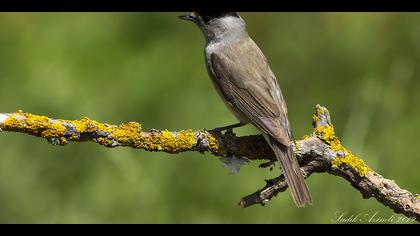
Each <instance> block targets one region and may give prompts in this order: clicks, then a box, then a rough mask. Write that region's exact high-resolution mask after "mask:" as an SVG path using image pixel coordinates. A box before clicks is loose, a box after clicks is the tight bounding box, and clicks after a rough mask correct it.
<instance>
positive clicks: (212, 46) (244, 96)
mask: <svg viewBox="0 0 420 236" xmlns="http://www.w3.org/2000/svg"><path fill="white" fill-rule="evenodd" d="M179 17H180V18H181V19H183V20H187V21H192V22H194V23H195V24H196V25H197V26H198V27H199V28H200V30H201V31H202V33H203V34H204V37H205V40H206V44H205V49H204V55H205V63H206V67H207V72H208V74H209V77H210V79H211V81H212V84H213V85H214V87H215V89H216V90H217V93H218V94H219V95H220V97H221V98H222V100H223V102H224V103H225V104H226V106H227V107H228V108H229V110H230V111H231V112H232V113H233V114H234V115H235V116H236V118H237V119H238V120H239V123H237V124H233V125H228V126H224V127H219V128H216V129H215V130H217V131H222V130H232V129H233V128H237V127H241V126H244V125H246V124H252V125H254V126H255V127H256V128H257V129H259V130H260V131H261V132H262V135H263V137H264V139H265V141H266V142H267V143H268V145H269V146H270V147H271V149H272V150H273V152H274V154H275V156H276V158H277V159H278V161H279V162H280V164H281V168H282V170H283V175H284V177H285V180H286V182H287V185H288V187H289V188H290V192H291V195H292V197H293V200H294V202H295V204H296V206H298V207H304V206H305V204H309V205H312V197H311V194H310V192H309V189H308V186H307V185H306V183H305V180H304V177H303V175H302V172H301V170H300V167H299V164H298V161H297V158H296V156H295V154H294V152H293V149H292V144H293V142H294V139H293V135H292V132H291V129H290V124H289V120H288V113H287V107H286V102H285V100H284V98H283V94H282V92H281V89H280V86H279V84H278V81H277V78H276V76H275V75H274V73H273V72H272V70H271V68H270V65H269V63H268V60H267V59H266V57H265V55H264V54H263V52H262V51H261V49H260V48H259V47H258V46H257V44H256V43H255V42H254V41H253V40H252V38H251V37H250V36H249V34H248V32H247V30H246V23H245V21H244V20H243V19H242V18H241V17H240V16H239V14H238V13H236V12H204V11H201V12H199V11H197V12H192V13H191V14H188V15H183V16H179Z"/></svg>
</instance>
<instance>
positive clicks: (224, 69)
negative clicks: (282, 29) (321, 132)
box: [209, 39, 291, 146]
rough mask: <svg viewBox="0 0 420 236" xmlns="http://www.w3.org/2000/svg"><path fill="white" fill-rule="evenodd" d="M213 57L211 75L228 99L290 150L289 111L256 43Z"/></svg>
mask: <svg viewBox="0 0 420 236" xmlns="http://www.w3.org/2000/svg"><path fill="white" fill-rule="evenodd" d="M225 47H226V48H224V50H220V51H218V52H217V53H213V54H211V55H210V63H211V66H209V68H210V73H211V74H212V75H213V76H212V77H213V80H214V82H215V83H216V86H218V87H219V89H220V90H221V92H222V93H223V95H224V97H225V98H226V99H227V100H228V102H230V103H231V104H232V105H234V106H235V107H236V108H237V109H238V110H239V111H241V113H242V114H243V115H244V116H245V117H247V118H248V119H249V120H250V121H252V123H253V124H254V125H256V126H257V127H258V128H259V129H260V130H262V131H263V132H265V133H268V134H269V135H270V136H272V137H273V138H275V139H276V140H278V141H279V142H280V143H282V144H283V145H286V146H289V145H290V143H291V134H290V129H289V122H288V119H287V108H286V104H285V102H284V99H283V95H282V93H281V91H280V87H279V86H278V83H277V80H276V77H275V76H274V74H273V72H272V71H271V69H270V67H269V65H268V62H267V60H266V58H265V56H264V54H263V53H262V52H261V51H260V49H259V48H258V46H257V45H256V44H255V43H254V42H253V41H252V39H246V40H243V41H238V42H237V43H235V44H230V45H227V46H225Z"/></svg>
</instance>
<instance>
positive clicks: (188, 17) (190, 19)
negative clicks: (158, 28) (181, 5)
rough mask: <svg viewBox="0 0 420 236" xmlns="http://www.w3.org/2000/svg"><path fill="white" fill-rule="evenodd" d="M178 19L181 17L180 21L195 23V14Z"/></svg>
mask: <svg viewBox="0 0 420 236" xmlns="http://www.w3.org/2000/svg"><path fill="white" fill-rule="evenodd" d="M178 17H179V19H182V20H189V21H193V20H194V19H195V14H194V13H191V14H189V15H184V16H178Z"/></svg>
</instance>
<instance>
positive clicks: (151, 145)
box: [0, 105, 420, 221]
mask: <svg viewBox="0 0 420 236" xmlns="http://www.w3.org/2000/svg"><path fill="white" fill-rule="evenodd" d="M313 126H314V132H313V133H312V134H311V135H307V136H305V137H304V138H303V139H302V140H299V141H296V145H295V146H294V149H295V152H296V155H297V158H298V159H299V163H300V165H301V171H302V173H303V174H304V176H305V177H306V178H307V177H309V176H310V175H311V174H313V173H322V172H326V173H329V174H332V175H335V176H339V177H342V178H344V179H346V180H347V181H348V182H350V184H351V185H352V186H353V187H354V188H356V189H357V190H358V191H359V192H360V193H362V196H363V197H364V198H369V197H374V198H376V199H377V200H378V201H379V202H380V203H382V204H383V205H385V206H388V207H390V208H391V209H393V210H394V211H395V212H396V213H401V214H404V215H405V216H407V217H412V218H415V219H416V220H417V221H420V199H419V198H418V197H417V195H414V194H412V193H410V192H408V191H407V190H404V189H401V188H400V187H399V186H398V185H397V184H396V183H395V182H394V181H393V180H389V179H385V178H384V177H382V176H381V175H379V174H378V173H376V172H375V171H373V170H372V169H371V168H369V167H368V166H367V165H366V164H365V162H364V161H363V160H361V159H360V158H358V157H356V156H355V155H354V154H352V153H351V152H350V151H349V150H348V149H346V148H345V147H343V146H342V145H341V143H340V140H339V139H338V138H337V137H336V136H335V133H334V127H333V125H332V124H331V119H330V115H329V112H328V110H327V109H326V108H325V107H322V106H320V105H317V106H316V112H315V115H314V116H313ZM0 131H12V132H21V133H26V134H30V135H34V136H37V137H41V138H46V139H47V140H48V141H49V142H50V143H51V144H53V145H65V144H67V143H69V142H71V141H77V142H84V141H91V142H95V143H98V144H100V145H103V146H105V147H120V146H126V147H132V148H139V149H144V150H148V151H162V152H167V153H180V152H186V151H198V152H201V153H203V152H206V151H208V152H210V153H212V154H213V155H215V156H220V157H231V156H236V157H245V158H247V159H249V160H268V161H270V163H273V162H274V161H276V158H275V156H274V154H273V152H272V151H271V149H270V148H269V146H268V145H267V144H266V143H265V141H264V139H263V137H262V136H261V135H251V136H243V137H237V136H235V134H233V133H225V134H222V133H217V132H208V131H206V130H195V131H193V130H183V131H178V132H172V131H167V130H163V131H160V130H150V131H143V130H142V127H141V125H140V124H139V123H136V122H129V123H125V124H120V125H110V124H106V123H100V122H97V121H95V120H91V119H89V118H83V119H81V120H60V119H52V118H48V117H45V116H38V115H33V114H30V113H24V112H22V111H18V112H15V113H0ZM262 165H263V166H267V163H264V164H262ZM286 189H287V183H286V182H285V180H284V176H283V175H280V176H279V177H277V178H274V179H271V180H266V185H265V186H264V187H263V188H262V189H261V190H258V191H256V192H255V193H253V194H250V195H248V196H246V197H244V198H242V199H241V201H240V203H239V205H240V206H242V207H248V206H251V205H254V204H261V205H264V204H265V203H266V202H268V201H269V200H271V199H272V198H273V197H274V196H276V195H277V194H278V193H279V192H283V191H285V190H286Z"/></svg>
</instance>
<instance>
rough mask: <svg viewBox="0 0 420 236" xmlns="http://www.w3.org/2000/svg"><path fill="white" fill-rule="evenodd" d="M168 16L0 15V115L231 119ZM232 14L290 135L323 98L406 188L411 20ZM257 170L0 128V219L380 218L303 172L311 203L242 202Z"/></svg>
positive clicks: (412, 78)
mask: <svg viewBox="0 0 420 236" xmlns="http://www.w3.org/2000/svg"><path fill="white" fill-rule="evenodd" d="M179 14H182V13H178V14H176V13H1V14H0V112H13V111H16V110H18V109H22V110H24V111H27V112H31V113H35V114H42V115H47V116H50V117H54V118H64V119H78V118H82V117H85V116H87V117H90V118H92V119H96V120H99V121H102V122H107V123H121V122H127V121H139V122H141V123H142V124H143V127H144V128H145V129H151V128H156V129H169V130H181V129H189V128H192V129H200V128H207V129H210V128H214V127H217V126H222V125H227V124H231V123H234V122H235V121H236V120H235V118H234V117H233V115H231V114H230V112H229V111H228V109H227V108H226V107H225V106H224V105H223V103H222V101H221V100H220V99H219V97H218V96H217V94H216V92H215V91H214V89H213V87H212V85H211V83H210V80H209V79H208V78H207V77H208V76H207V72H206V70H205V66H204V60H203V47H204V38H203V36H202V34H201V32H200V31H199V30H198V28H197V27H196V26H195V25H193V24H192V23H190V22H184V21H181V20H179V19H178V18H177V17H176V16H177V15H179ZM241 16H242V17H243V18H244V19H245V21H246V22H247V24H248V31H249V34H250V35H251V36H252V37H253V39H254V40H255V41H256V43H257V44H258V45H259V46H260V47H261V49H262V50H263V51H264V52H265V54H266V56H267V57H268V59H269V61H270V64H271V66H272V69H273V71H274V72H275V74H276V75H278V78H279V80H280V84H281V86H282V89H283V94H284V96H285V98H286V100H287V103H288V107H289V118H290V121H291V123H292V128H293V130H294V134H295V136H296V137H297V138H298V137H302V136H303V135H304V134H308V133H310V132H311V131H312V127H311V117H312V114H313V112H314V106H315V105H316V104H317V103H319V104H323V105H325V106H327V107H328V108H329V109H330V111H331V114H332V119H333V122H334V125H335V128H336V132H337V134H338V136H339V137H341V138H342V142H343V144H344V145H345V146H346V147H348V148H349V149H351V150H352V151H353V152H354V153H356V154H358V155H360V156H361V157H362V158H363V159H364V160H365V161H366V162H367V163H368V164H369V165H370V166H371V167H372V168H374V169H375V170H377V171H378V172H379V173H381V174H382V175H384V176H385V177H387V178H390V179H395V180H396V181H397V182H398V184H399V185H400V186H401V187H403V188H407V189H409V190H411V191H412V192H420V187H419V185H418V180H419V179H420V172H419V171H417V170H415V169H413V167H418V166H419V163H420V160H419V154H418V153H419V148H418V146H419V145H418V143H419V140H418V137H419V135H418V134H419V133H420V125H419V121H420V106H419V105H418V103H419V102H420V93H419V88H420V87H419V86H420V81H419V79H418V77H419V76H420V70H419V68H420V67H419V66H418V65H419V62H420V43H419V42H420V24H419V22H420V14H414V13H411V14H408V13H405V14H398V13H287V14H286V13H242V14H241ZM236 133H237V134H239V135H245V134H251V133H257V130H255V129H254V128H252V127H251V126H248V127H244V128H240V129H237V130H236ZM257 166H258V163H251V164H250V165H247V166H244V167H243V168H242V169H241V171H240V172H239V173H238V174H236V175H229V171H228V170H227V169H226V168H224V167H223V165H222V163H221V162H220V161H218V160H217V158H215V157H213V156H211V155H210V154H204V155H201V154H199V153H182V154H177V155H170V154H165V153H151V152H146V151H142V150H133V149H129V148H118V149H107V148H104V147H101V146H98V145H96V144H93V143H71V144H69V145H67V146H65V147H53V146H51V145H49V144H48V143H47V142H46V141H45V140H43V139H39V138H34V137H31V136H28V135H23V134H18V133H9V132H3V133H1V134H0V223H22V222H23V223H333V222H334V220H333V219H334V217H335V214H336V212H337V211H340V212H345V213H346V214H348V215H351V214H359V213H362V214H373V213H375V212H377V211H378V212H379V215H380V216H383V217H389V216H390V215H392V214H393V212H392V210H390V209H388V208H386V207H384V206H383V205H381V204H379V203H378V202H377V201H376V200H375V199H369V200H364V199H362V197H361V194H360V193H359V192H358V191H356V190H355V189H353V188H352V187H351V186H350V184H349V183H348V182H346V181H344V180H343V179H340V178H337V177H333V176H331V175H326V174H316V175H313V176H312V177H311V178H309V179H308V180H307V182H308V185H309V186H310V189H311V192H312V195H313V199H314V206H313V207H307V208H305V209H298V208H296V207H295V205H294V204H293V201H292V199H291V196H290V194H289V192H286V193H283V194H280V195H279V196H278V197H277V198H275V199H274V200H273V201H271V202H269V203H268V204H267V205H266V206H265V207H261V206H253V207H251V208H247V209H241V208H240V207H239V206H238V205H237V203H238V201H239V199H240V197H242V196H244V195H247V194H249V193H251V192H253V191H255V190H256V189H258V188H260V187H262V186H263V185H264V181H263V179H264V178H270V177H274V176H276V175H277V174H278V171H277V169H276V170H275V171H271V172H270V171H268V170H265V169H258V168H257Z"/></svg>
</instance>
